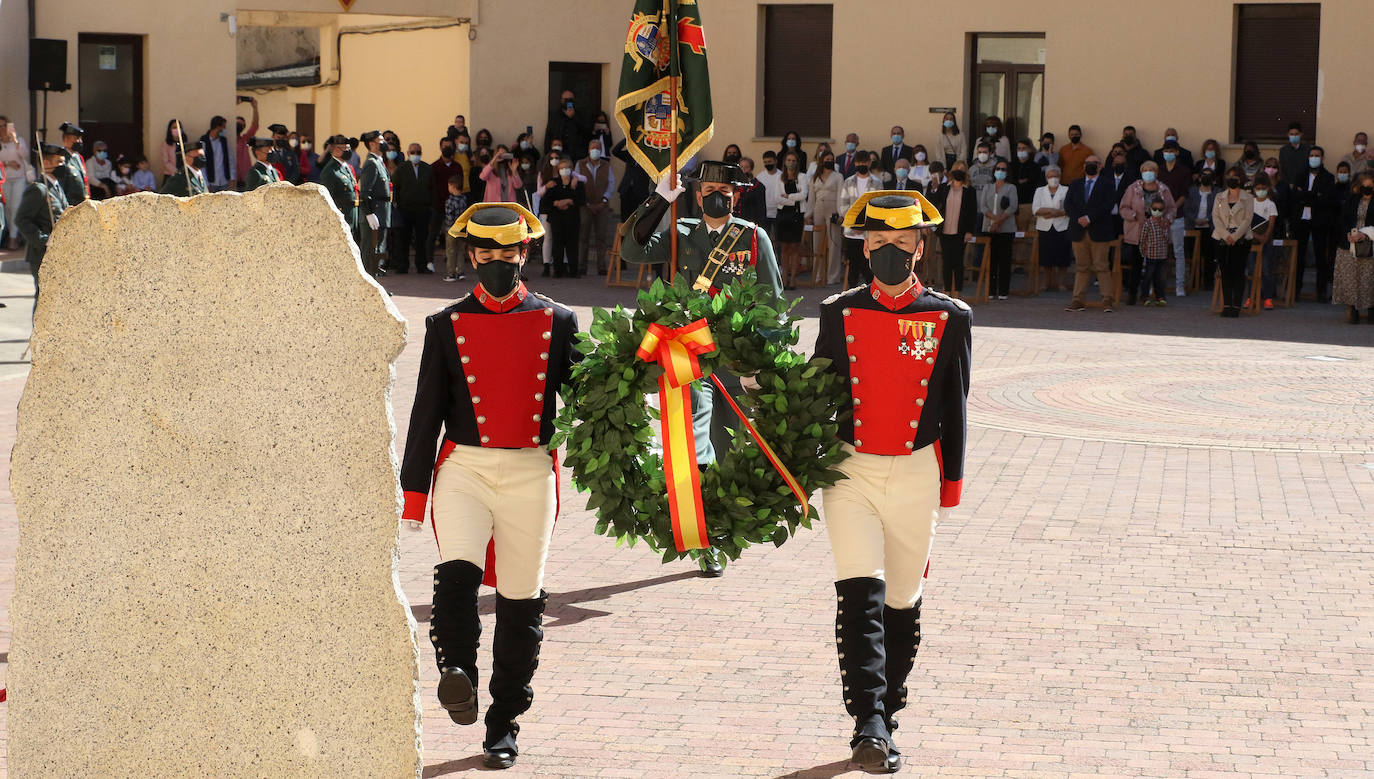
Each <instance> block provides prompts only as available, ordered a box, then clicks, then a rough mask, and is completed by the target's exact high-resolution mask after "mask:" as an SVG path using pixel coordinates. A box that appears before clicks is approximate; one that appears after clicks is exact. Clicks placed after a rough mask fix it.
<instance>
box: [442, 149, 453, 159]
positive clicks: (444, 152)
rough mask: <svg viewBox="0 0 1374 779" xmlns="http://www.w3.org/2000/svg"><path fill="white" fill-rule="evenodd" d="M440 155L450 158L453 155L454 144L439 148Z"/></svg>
mask: <svg viewBox="0 0 1374 779" xmlns="http://www.w3.org/2000/svg"><path fill="white" fill-rule="evenodd" d="M439 156H440V157H443V158H444V159H449V158H450V157H452V156H453V147H452V146H445V147H444V148H442V149H440V150H439Z"/></svg>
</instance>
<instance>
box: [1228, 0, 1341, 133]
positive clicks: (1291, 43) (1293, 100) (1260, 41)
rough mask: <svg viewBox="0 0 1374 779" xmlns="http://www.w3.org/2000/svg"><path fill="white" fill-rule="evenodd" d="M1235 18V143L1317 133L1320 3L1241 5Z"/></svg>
mask: <svg viewBox="0 0 1374 779" xmlns="http://www.w3.org/2000/svg"><path fill="white" fill-rule="evenodd" d="M1237 10H1238V13H1237V16H1236V93H1235V94H1236V113H1235V127H1236V137H1235V139H1234V140H1235V141H1237V142H1240V141H1245V140H1252V141H1281V140H1283V139H1284V138H1286V137H1287V134H1288V123H1289V122H1302V127H1303V133H1304V135H1306V136H1307V137H1308V138H1315V137H1317V53H1318V50H1319V48H1320V44H1321V5H1320V4H1318V3H1272V4H1271V3H1263V4H1261V3H1242V4H1240V5H1238V6H1237Z"/></svg>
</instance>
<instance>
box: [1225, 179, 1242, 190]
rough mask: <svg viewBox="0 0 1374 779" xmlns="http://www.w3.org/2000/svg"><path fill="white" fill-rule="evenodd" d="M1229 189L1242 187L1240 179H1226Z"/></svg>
mask: <svg viewBox="0 0 1374 779" xmlns="http://www.w3.org/2000/svg"><path fill="white" fill-rule="evenodd" d="M1226 188H1227V189H1240V179H1226Z"/></svg>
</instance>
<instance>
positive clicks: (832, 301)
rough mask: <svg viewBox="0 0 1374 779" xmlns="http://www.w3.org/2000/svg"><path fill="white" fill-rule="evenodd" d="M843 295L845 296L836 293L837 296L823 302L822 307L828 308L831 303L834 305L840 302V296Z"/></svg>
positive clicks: (841, 293) (834, 295)
mask: <svg viewBox="0 0 1374 779" xmlns="http://www.w3.org/2000/svg"><path fill="white" fill-rule="evenodd" d="M843 294H844V293H843V292H836V293H835V294H833V295H831V296H830V297H828V298H826V299H825V300H822V301H821V305H822V306H828V305H830V304H831V303H834V302H835V301H837V300H839V299H840V296H841V295H843Z"/></svg>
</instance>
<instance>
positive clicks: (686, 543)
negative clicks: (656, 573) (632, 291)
mask: <svg viewBox="0 0 1374 779" xmlns="http://www.w3.org/2000/svg"><path fill="white" fill-rule="evenodd" d="M715 350H716V342H715V340H714V339H712V338H711V329H710V327H709V326H707V324H706V320H705V319H698V320H697V321H695V322H693V323H691V324H690V325H687V326H685V327H677V328H670V327H664V326H662V325H660V324H658V323H656V322H655V323H650V325H649V331H648V332H647V333H645V334H644V339H643V340H642V341H640V343H639V349H638V350H637V351H636V352H635V355H636V356H637V357H639V359H641V360H643V361H645V362H656V363H658V364H659V365H662V366H663V375H662V376H660V377H659V379H658V401H659V412H660V413H659V419H660V422H661V423H662V433H663V472H664V475H665V476H666V477H667V482H668V507H669V510H670V512H671V515H672V521H673V543H674V544H675V545H676V546H677V551H679V552H686V551H688V550H691V549H706V548H708V547H709V546H710V545H711V544H710V541H709V540H708V539H707V536H706V510H705V508H704V507H703V506H702V501H701V471H700V470H699V469H698V468H697V445H696V438H695V437H694V436H693V434H692V397H691V384H692V382H694V381H696V380H698V379H700V378H701V365H700V363H698V362H697V357H698V356H699V355H702V354H708V353H710V352H714V351H715ZM732 402H733V401H732Z"/></svg>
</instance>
